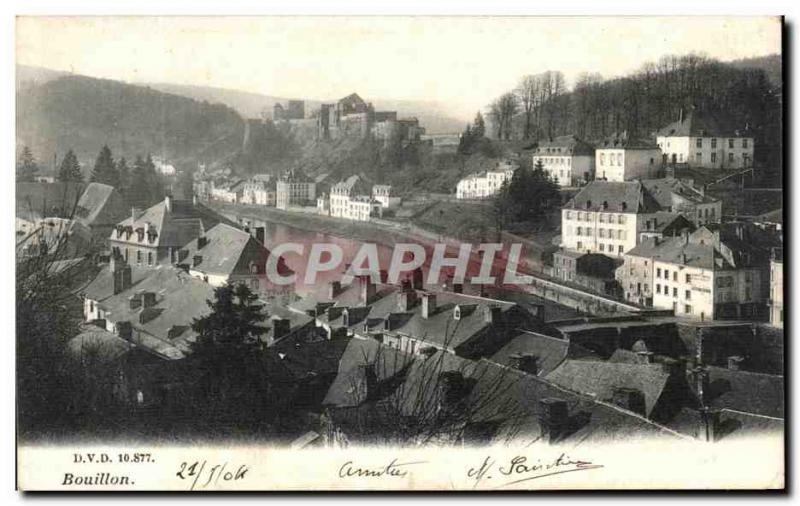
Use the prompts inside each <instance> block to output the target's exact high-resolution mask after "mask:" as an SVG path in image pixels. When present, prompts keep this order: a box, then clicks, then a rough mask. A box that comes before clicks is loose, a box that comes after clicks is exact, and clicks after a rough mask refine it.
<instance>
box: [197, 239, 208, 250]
mask: <svg viewBox="0 0 800 506" xmlns="http://www.w3.org/2000/svg"><path fill="white" fill-rule="evenodd" d="M206 244H208V238H207V237H206V236H200V237H198V238H197V249H202V248H203V246H205V245H206Z"/></svg>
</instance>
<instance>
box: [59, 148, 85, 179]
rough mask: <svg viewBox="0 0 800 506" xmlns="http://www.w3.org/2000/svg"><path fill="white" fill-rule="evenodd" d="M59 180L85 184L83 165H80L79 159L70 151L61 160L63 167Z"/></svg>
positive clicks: (60, 170) (61, 167)
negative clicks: (82, 171)
mask: <svg viewBox="0 0 800 506" xmlns="http://www.w3.org/2000/svg"><path fill="white" fill-rule="evenodd" d="M58 180H59V181H63V182H77V183H82V182H83V174H82V173H81V165H80V163H78V157H76V156H75V153H74V152H73V151H72V150H71V149H70V150H69V151H67V154H66V155H64V159H63V160H61V166H60V168H59V170H58Z"/></svg>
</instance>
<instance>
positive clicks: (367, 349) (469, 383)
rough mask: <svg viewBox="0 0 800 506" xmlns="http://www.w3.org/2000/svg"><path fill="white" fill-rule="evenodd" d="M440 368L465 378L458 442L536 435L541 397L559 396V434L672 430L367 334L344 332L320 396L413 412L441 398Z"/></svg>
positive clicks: (574, 437) (577, 436) (583, 437)
mask: <svg viewBox="0 0 800 506" xmlns="http://www.w3.org/2000/svg"><path fill="white" fill-rule="evenodd" d="M370 364H372V365H373V367H372V371H373V372H374V373H375V383H374V387H375V388H374V390H373V391H372V392H370V391H369V388H368V385H369V381H370V380H369V379H368V377H367V370H366V368H365V367H364V366H367V365H370ZM447 372H456V373H458V374H460V376H461V377H463V378H464V379H465V382H464V384H465V392H464V401H463V404H464V405H465V406H467V407H466V410H467V412H468V413H469V414H468V415H467V416H466V417H465V418H467V419H468V420H465V421H464V423H465V424H466V426H465V428H464V438H465V442H475V441H477V440H478V439H480V440H481V442H504V443H510V442H518V443H527V444H531V443H534V442H536V441H537V440H539V439H540V438H541V435H542V428H541V426H540V423H539V412H540V405H539V403H540V401H541V400H543V399H546V398H550V399H552V398H558V399H562V400H564V401H566V403H567V408H568V421H567V426H566V427H564V431H563V433H562V435H561V436H560V438H559V442H568V443H570V444H573V445H580V444H592V443H595V442H598V441H610V440H629V439H634V438H637V437H648V438H662V437H664V438H675V437H680V436H679V435H678V434H677V433H675V432H673V431H670V430H669V429H666V428H664V427H661V426H658V425H656V424H654V423H652V422H649V421H648V420H646V419H644V418H642V417H640V416H636V415H634V414H631V413H629V412H625V411H623V410H620V409H617V408H615V407H613V406H609V405H605V404H601V403H597V402H595V401H594V400H593V399H591V398H588V397H586V396H583V395H580V394H577V393H574V392H568V391H566V390H564V389H562V388H559V387H558V386H556V385H554V384H552V383H550V382H548V381H545V380H543V379H542V378H538V377H536V376H533V375H530V374H525V373H523V372H521V371H518V370H515V369H511V368H507V367H502V366H500V365H498V364H495V363H493V362H490V361H488V360H481V361H477V362H476V361H471V360H466V359H463V358H460V357H457V356H455V355H452V354H450V353H446V352H439V353H436V354H434V355H433V356H431V357H429V358H420V357H414V356H410V355H406V354H404V353H402V352H399V351H397V350H395V349H393V348H390V347H387V346H384V345H381V344H379V343H377V342H376V341H371V340H359V339H351V340H350V342H349V343H348V346H347V349H346V350H345V352H344V354H343V355H342V359H341V361H340V368H339V374H338V375H337V377H336V379H335V380H334V382H333V384H332V385H331V387H330V388H329V390H328V393H327V395H326V397H325V400H324V404H325V405H327V406H331V407H338V408H351V409H352V408H357V407H363V408H364V409H366V410H367V412H372V411H373V410H372V408H371V407H370V406H371V403H372V402H388V403H390V405H391V406H392V407H393V408H395V409H397V410H399V411H400V412H401V413H402V414H403V415H405V416H408V417H409V418H411V419H413V418H414V417H415V415H416V416H419V415H421V414H424V413H430V412H435V411H434V410H436V409H437V406H438V405H439V403H440V401H441V398H442V397H441V390H440V389H439V387H438V385H439V383H440V382H439V381H438V379H437V378H439V377H440V374H442V373H447ZM473 438H474V439H473Z"/></svg>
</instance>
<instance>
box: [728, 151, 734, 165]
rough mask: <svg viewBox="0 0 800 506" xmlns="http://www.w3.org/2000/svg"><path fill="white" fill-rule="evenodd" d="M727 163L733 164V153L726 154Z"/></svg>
mask: <svg viewBox="0 0 800 506" xmlns="http://www.w3.org/2000/svg"><path fill="white" fill-rule="evenodd" d="M728 163H733V153H728Z"/></svg>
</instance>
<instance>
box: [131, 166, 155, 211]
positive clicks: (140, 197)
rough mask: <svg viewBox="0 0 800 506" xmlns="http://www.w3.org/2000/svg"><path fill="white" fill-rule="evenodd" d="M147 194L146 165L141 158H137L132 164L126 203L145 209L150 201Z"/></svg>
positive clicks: (148, 188) (148, 191)
mask: <svg viewBox="0 0 800 506" xmlns="http://www.w3.org/2000/svg"><path fill="white" fill-rule="evenodd" d="M149 193H150V187H149V185H148V174H147V165H146V164H145V161H144V160H143V159H142V157H141V156H137V157H136V160H134V162H133V171H132V172H131V183H130V186H129V187H128V191H127V194H126V197H127V198H128V203H129V204H130V205H132V206H136V207H145V206H146V205H147V204H148V203H149V202H150V200H151V196H150V194H149Z"/></svg>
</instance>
